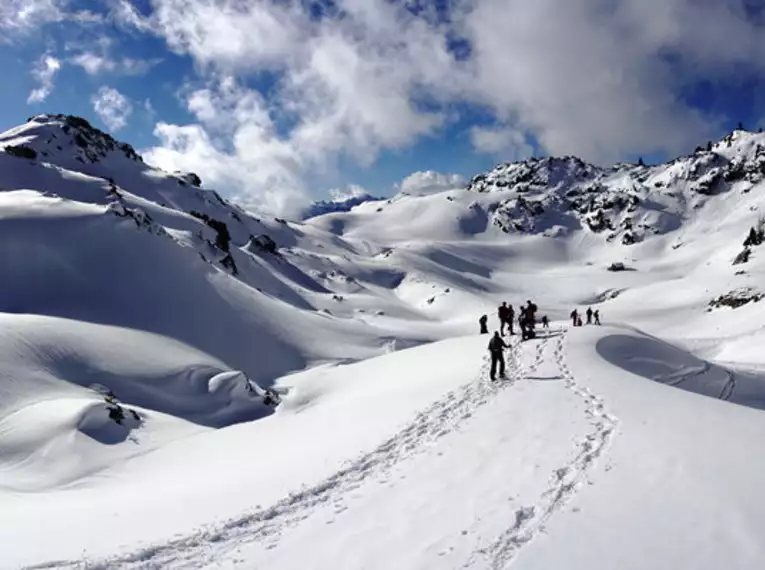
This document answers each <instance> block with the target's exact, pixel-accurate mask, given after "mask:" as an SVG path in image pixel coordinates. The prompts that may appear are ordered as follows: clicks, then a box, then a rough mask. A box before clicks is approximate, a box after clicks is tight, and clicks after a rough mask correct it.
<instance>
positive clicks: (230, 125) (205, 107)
mask: <svg viewBox="0 0 765 570" xmlns="http://www.w3.org/2000/svg"><path fill="white" fill-rule="evenodd" d="M187 105H188V109H189V111H190V112H191V113H192V114H194V115H195V116H196V117H197V119H198V121H199V124H195V125H187V126H178V125H169V124H166V123H159V124H158V125H157V127H156V129H155V131H154V134H155V135H156V136H157V137H158V138H159V139H160V142H161V145H160V146H157V147H154V148H151V149H146V150H143V151H141V152H142V154H143V155H144V157H145V158H146V160H147V161H148V162H149V163H151V164H155V165H157V166H159V167H161V168H164V169H166V170H170V171H173V170H187V171H188V170H191V171H194V172H197V174H199V175H200V176H201V177H202V179H203V180H205V184H206V185H208V186H210V187H216V188H220V189H224V190H226V191H227V192H228V193H229V195H231V196H232V197H233V198H234V199H235V200H237V201H239V202H241V203H243V204H245V205H247V206H249V207H252V208H258V209H261V210H267V211H270V212H273V213H290V214H296V213H298V212H299V211H300V210H301V208H302V207H303V206H305V205H306V204H307V203H308V202H309V198H308V195H307V193H306V189H305V185H304V182H303V178H302V174H304V172H305V170H304V168H305V165H304V163H303V161H302V159H301V157H300V156H298V154H297V153H296V151H295V148H294V146H292V145H291V144H289V142H288V141H287V140H285V139H283V138H282V137H280V136H279V135H278V134H277V132H276V129H275V126H274V124H273V122H272V120H271V117H270V114H269V112H268V109H267V106H266V103H265V101H264V100H263V98H262V97H261V96H260V95H259V94H258V93H257V92H255V91H252V90H248V89H244V88H242V87H241V86H239V85H237V84H236V82H235V81H233V80H231V79H230V78H226V79H223V80H221V81H220V82H218V83H215V84H211V85H210V86H209V87H206V88H204V89H199V90H196V91H192V92H191V93H189V95H188V98H187Z"/></svg>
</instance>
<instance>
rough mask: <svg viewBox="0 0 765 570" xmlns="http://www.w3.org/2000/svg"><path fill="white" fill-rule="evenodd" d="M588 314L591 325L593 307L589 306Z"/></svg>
mask: <svg viewBox="0 0 765 570" xmlns="http://www.w3.org/2000/svg"><path fill="white" fill-rule="evenodd" d="M586 315H587V324H588V325H591V324H592V307H587V313H586Z"/></svg>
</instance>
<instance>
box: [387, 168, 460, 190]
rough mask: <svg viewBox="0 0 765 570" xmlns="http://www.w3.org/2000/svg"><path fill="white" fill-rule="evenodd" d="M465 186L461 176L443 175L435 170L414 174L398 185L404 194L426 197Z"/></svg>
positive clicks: (397, 187) (398, 188)
mask: <svg viewBox="0 0 765 570" xmlns="http://www.w3.org/2000/svg"><path fill="white" fill-rule="evenodd" d="M464 186H465V179H464V178H463V177H462V176H460V175H459V174H443V173H441V172H435V171H434V170H423V171H419V172H413V173H412V174H410V175H409V176H407V177H406V178H404V179H403V180H402V181H401V182H399V183H398V184H397V185H396V189H397V190H398V191H399V192H400V193H402V194H409V195H411V196H426V195H429V194H436V193H438V192H444V191H446V190H454V189H457V188H462V187H464Z"/></svg>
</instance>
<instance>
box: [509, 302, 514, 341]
mask: <svg viewBox="0 0 765 570" xmlns="http://www.w3.org/2000/svg"><path fill="white" fill-rule="evenodd" d="M514 320H515V309H513V306H512V305H508V307H507V327H508V328H509V329H510V335H511V336H512V335H514V334H515V333H514V332H513V321H514Z"/></svg>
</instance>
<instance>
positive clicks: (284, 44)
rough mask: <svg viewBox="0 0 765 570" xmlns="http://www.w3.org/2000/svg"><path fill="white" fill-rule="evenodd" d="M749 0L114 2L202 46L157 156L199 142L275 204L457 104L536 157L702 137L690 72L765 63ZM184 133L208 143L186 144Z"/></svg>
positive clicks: (704, 119)
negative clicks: (444, 4) (536, 149)
mask: <svg viewBox="0 0 765 570" xmlns="http://www.w3.org/2000/svg"><path fill="white" fill-rule="evenodd" d="M744 2H745V0H666V1H664V2H661V3H655V2H643V1H642V0H624V1H622V2H615V0H567V1H566V2H560V1H558V0H534V1H533V2H521V1H508V0H462V1H459V0H458V1H456V2H454V3H449V4H450V6H451V8H452V13H451V14H450V18H448V19H444V18H439V17H437V14H436V12H435V11H433V10H430V11H427V10H426V11H425V12H424V13H423V14H424V15H421V16H415V15H414V14H412V13H411V12H410V11H408V10H407V9H406V8H405V7H404V6H402V5H401V4H400V3H392V2H386V1H384V0H337V2H335V3H332V4H331V5H327V4H324V5H323V8H324V10H325V14H324V15H323V16H322V17H321V18H317V17H314V16H312V15H311V14H310V13H309V10H310V8H309V7H308V5H309V3H304V2H276V1H270V0H268V1H261V2H242V1H241V0H153V2H152V7H153V12H150V13H148V15H142V14H141V13H140V12H138V11H137V10H136V9H135V8H134V7H133V6H132V5H131V4H130V3H129V2H127V0H116V11H115V14H116V15H117V19H118V21H119V22H121V23H122V24H123V25H128V26H132V27H133V28H134V29H138V30H142V31H150V32H151V33H154V34H157V35H158V36H160V37H162V38H164V39H165V40H166V42H167V45H168V46H169V48H170V49H171V50H173V51H174V52H176V53H178V54H187V55H189V56H190V57H191V58H192V59H193V61H194V62H195V64H196V69H197V71H198V73H199V75H200V78H201V81H203V82H205V83H204V84H203V87H199V86H196V87H194V88H192V90H191V93H190V94H188V96H187V97H186V99H187V104H188V106H189V109H190V110H191V111H192V112H193V113H194V115H195V116H196V118H197V121H196V123H195V124H193V125H187V126H185V127H184V126H172V125H164V126H162V127H161V128H159V129H158V133H159V134H160V142H161V145H163V146H164V145H165V144H168V145H170V146H168V147H166V148H163V146H160V147H157V148H156V149H153V151H154V155H155V156H158V157H159V156H164V157H170V156H172V157H173V160H174V161H183V160H186V159H185V158H184V157H183V156H182V155H183V153H185V152H191V153H196V152H199V151H200V149H201V148H204V149H206V151H205V152H206V154H205V160H206V161H208V163H210V164H211V163H212V161H215V160H221V161H222V162H221V164H225V165H226V168H225V169H223V170H225V171H230V170H232V169H233V170H235V171H238V172H239V174H237V175H236V176H233V177H232V176H223V174H221V175H220V178H221V179H224V178H225V179H227V180H228V183H229V184H230V185H231V188H228V190H229V192H231V193H239V194H248V195H250V196H251V197H252V198H251V200H253V201H254V202H263V201H265V197H266V196H273V195H274V193H275V192H276V190H275V189H276V188H290V190H288V191H287V193H288V194H289V193H290V192H297V193H298V194H300V193H302V192H303V191H304V188H305V181H307V180H310V178H311V177H313V175H314V173H315V171H316V170H317V169H321V168H326V167H330V166H331V165H332V164H335V163H336V162H337V161H338V160H339V159H347V158H351V159H353V160H355V161H357V162H359V163H362V164H369V163H371V162H372V161H373V160H374V159H375V158H376V156H377V155H378V154H379V152H380V151H381V150H383V149H399V148H406V147H407V146H409V145H411V144H412V143H413V142H414V141H416V140H418V139H419V138H421V137H424V136H430V135H433V134H437V133H438V131H439V129H440V128H441V127H442V126H443V124H444V123H445V121H447V120H448V117H449V116H450V114H451V113H453V112H454V107H453V106H452V104H453V103H469V104H480V105H483V106H485V107H486V108H488V109H489V110H490V111H491V112H492V114H493V115H494V119H495V121H496V123H495V124H496V125H497V126H495V127H491V128H486V127H475V128H472V129H470V127H468V133H469V135H470V139H471V141H472V143H473V145H474V147H475V148H476V149H477V150H478V151H479V152H487V153H493V154H501V155H503V156H505V157H506V158H514V157H517V158H522V157H524V156H527V155H528V153H529V147H528V144H527V142H528V140H535V141H537V142H538V143H539V146H540V147H541V149H542V150H545V151H547V152H550V153H555V154H577V155H580V156H582V157H583V158H585V159H589V160H593V161H596V162H601V163H602V162H610V161H613V160H617V159H621V158H623V157H624V156H625V155H629V154H633V153H645V154H648V153H653V152H662V151H665V152H668V153H675V152H678V151H684V150H688V149H689V148H693V147H694V146H695V145H696V144H698V142H699V141H700V140H706V139H707V138H709V137H710V136H711V134H712V133H711V131H712V130H713V128H714V127H715V125H716V117H710V116H705V115H704V114H703V113H701V112H700V111H698V110H697V109H694V108H692V107H690V106H689V105H688V104H687V102H686V101H684V100H683V98H682V93H683V90H684V89H685V88H686V87H687V86H688V84H689V83H690V82H692V81H696V80H699V79H704V80H711V81H715V80H718V79H725V78H726V77H727V76H728V74H730V73H731V70H735V69H739V68H740V67H741V66H752V67H754V68H757V69H760V70H761V69H763V68H764V67H765V52H763V51H762V50H761V49H760V46H761V45H765V41H763V40H764V39H765V36H764V35H763V28H762V27H758V26H757V24H756V22H755V21H754V19H752V18H747V14H746V12H745V10H744V9H743V6H744ZM455 35H456V36H462V37H465V38H467V40H469V42H470V44H471V45H470V50H469V55H468V56H467V57H466V58H462V59H460V60H457V59H456V58H455V56H454V55H453V54H452V53H451V52H450V51H449V49H447V45H448V38H452V37H454V36H455ZM264 70H265V71H268V72H269V73H273V74H274V76H275V77H276V78H277V82H276V83H275V85H274V87H273V88H272V89H271V92H270V93H268V99H267V100H264V99H263V97H262V96H261V95H260V94H258V93H256V92H254V91H251V90H248V89H245V88H242V87H237V88H236V94H237V96H241V97H242V98H243V101H244V103H243V106H241V107H240V106H237V105H235V104H234V103H233V102H232V101H231V93H230V92H231V89H229V88H227V87H226V86H225V82H223V81H219V79H220V77H230V78H234V79H232V80H230V81H233V83H235V84H237V85H240V86H241V85H245V84H247V79H249V78H250V77H251V76H254V75H255V74H258V73H260V72H262V71H264ZM221 101H223V102H224V103H225V106H226V108H227V111H226V112H225V113H221V112H220V110H219V109H218V108H217V106H218V105H219V103H220V102H221ZM253 101H257V105H254V104H253V103H252V102H253ZM253 105H254V106H253ZM277 125H278V128H277ZM253 132H254V133H256V134H255V135H252V134H249V135H248V144H249V145H250V147H249V148H248V150H247V152H244V150H243V146H242V143H241V142H240V140H241V137H243V136H244V134H247V133H253ZM188 137H194V138H195V140H197V141H198V143H199V144H188V145H187V144H185V143H184V144H179V142H178V141H179V140H186V139H187V138H188ZM200 145H201V146H200ZM208 147H209V148H208ZM213 150H214V151H215V152H213ZM194 156H195V155H194V154H191V155H190V159H193V158H194ZM253 156H257V157H258V158H257V164H254V162H255V161H254V159H253V158H252V157H253ZM267 162H272V164H270V165H267V164H266V163H267ZM209 168H210V169H211V170H214V171H216V172H217V171H218V170H219V169H218V168H213V167H212V166H209ZM223 170H221V172H223ZM251 171H254V172H257V174H256V175H254V176H250V175H249V174H248V175H247V176H245V175H244V174H243V173H250V172H251ZM224 189H225V188H224Z"/></svg>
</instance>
